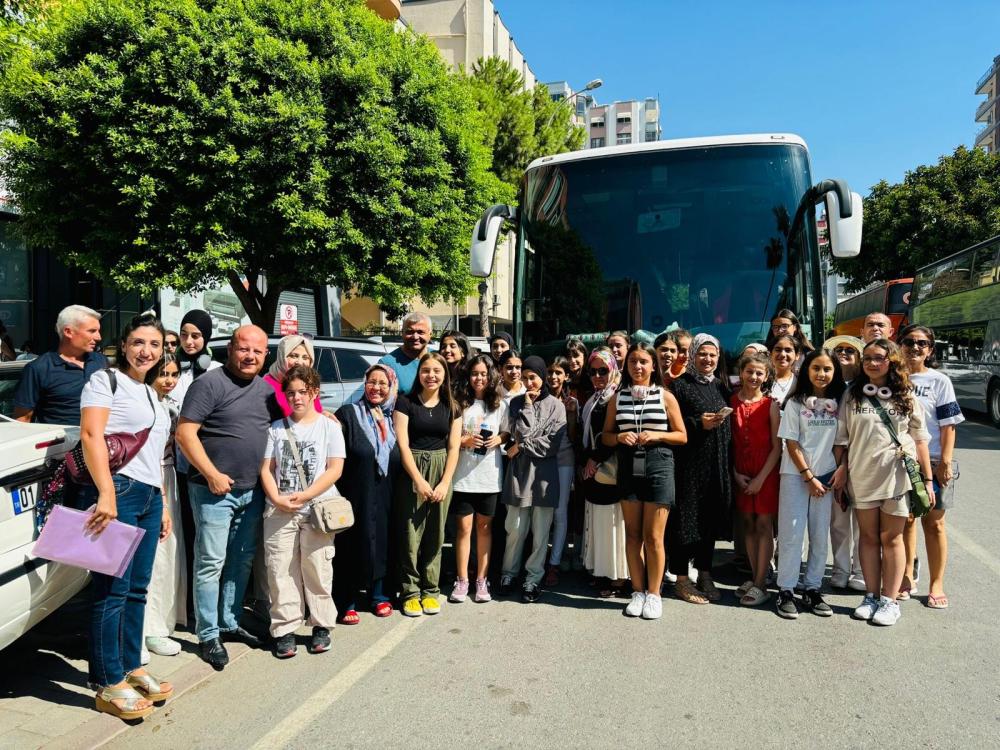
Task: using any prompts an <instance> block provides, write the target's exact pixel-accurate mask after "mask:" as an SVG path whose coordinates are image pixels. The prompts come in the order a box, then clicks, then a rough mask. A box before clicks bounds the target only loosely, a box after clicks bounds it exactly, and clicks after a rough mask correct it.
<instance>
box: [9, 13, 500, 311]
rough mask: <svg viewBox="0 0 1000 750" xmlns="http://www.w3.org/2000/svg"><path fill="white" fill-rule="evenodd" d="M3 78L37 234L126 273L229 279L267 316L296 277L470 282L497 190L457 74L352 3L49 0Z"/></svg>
mask: <svg viewBox="0 0 1000 750" xmlns="http://www.w3.org/2000/svg"><path fill="white" fill-rule="evenodd" d="M3 76H4V80H3V81H2V85H0V108H2V111H3V113H4V114H5V115H6V116H7V117H9V118H11V119H12V120H13V121H14V122H15V123H16V125H13V126H10V127H9V128H8V129H7V131H6V132H4V133H3V134H2V139H3V140H2V141H0V143H2V147H3V153H0V158H2V157H3V156H6V157H7V158H6V162H5V163H3V164H2V165H0V170H2V173H3V174H4V175H5V176H6V178H7V181H8V184H9V186H10V188H11V190H12V192H13V193H14V194H15V195H16V196H17V199H18V202H19V204H20V208H21V211H22V219H23V221H21V222H20V224H21V227H22V229H23V231H24V233H25V234H26V237H27V239H28V240H29V241H30V242H31V243H32V244H33V245H35V246H37V247H43V248H49V249H52V250H54V251H56V252H57V253H59V254H60V255H61V256H63V257H64V258H66V259H68V260H69V261H70V262H72V263H74V264H77V265H82V266H84V267H86V268H88V269H90V270H91V271H93V272H94V273H96V274H97V275H98V276H100V277H102V278H103V279H105V280H107V281H109V282H110V283H112V284H114V285H115V286H117V287H119V288H124V289H141V290H146V291H148V290H151V289H155V288H159V287H166V286H169V287H173V288H175V289H177V290H180V291H192V290H198V289H204V288H206V287H209V286H213V285H215V284H218V283H220V282H222V281H229V283H230V284H231V286H232V287H233V290H234V291H235V292H236V294H237V295H238V296H239V298H240V301H241V302H242V303H243V306H244V307H245V309H246V310H247V313H248V314H249V315H250V317H251V319H252V320H253V321H254V322H255V323H257V324H259V325H261V326H263V327H265V328H266V329H270V328H271V327H272V326H273V321H274V315H275V311H276V307H277V303H278V297H279V295H280V293H281V291H282V290H283V289H286V288H289V287H292V286H300V285H309V286H312V285H321V284H335V285H337V286H339V287H341V288H343V289H347V290H354V291H355V292H357V293H359V294H363V295H367V296H369V297H371V298H373V299H374V300H376V301H377V302H378V303H379V304H380V305H381V306H382V307H383V309H386V310H387V311H388V312H390V313H394V312H395V313H398V312H400V311H401V310H403V308H404V305H405V301H406V300H408V299H410V298H412V297H413V296H416V295H419V296H421V297H422V298H423V299H425V300H427V301H429V302H433V301H434V300H436V299H439V298H442V297H444V298H454V297H456V296H461V295H463V294H465V293H467V292H468V291H470V286H471V281H470V278H469V274H468V271H467V247H468V236H469V228H470V227H471V226H472V224H473V222H474V220H475V218H476V217H477V216H478V214H479V212H480V211H481V210H482V209H483V208H484V207H485V206H486V205H487V204H489V203H490V202H492V201H496V200H498V199H502V197H503V196H505V195H506V193H505V191H504V189H503V186H502V185H501V183H500V182H499V181H498V180H497V179H496V177H495V176H494V175H493V174H492V173H491V172H490V153H489V150H488V149H487V148H486V147H485V146H484V145H483V143H482V137H481V132H482V125H481V117H480V116H479V114H478V112H477V111H476V106H475V101H474V100H473V98H472V96H471V94H470V92H469V90H468V86H467V85H466V84H465V82H464V80H463V79H462V78H461V77H460V76H457V75H454V74H451V73H449V72H448V70H447V68H446V67H445V65H444V63H443V62H442V61H441V59H440V57H439V55H438V53H437V51H436V50H435V48H434V47H433V46H432V45H431V44H430V43H429V42H428V41H427V40H426V39H422V38H419V37H417V36H415V35H413V34H409V33H396V32H395V31H394V30H393V27H392V26H391V25H390V24H387V23H385V22H384V21H382V20H381V19H379V18H378V17H377V16H375V14H373V13H372V12H370V11H369V10H367V9H366V8H365V7H364V4H363V3H362V2H361V0H64V1H63V2H61V3H59V4H57V5H55V6H53V7H52V12H51V13H50V14H49V17H48V18H47V19H46V23H45V24H44V25H43V26H40V27H38V28H36V29H35V30H34V35H33V43H32V44H31V45H23V46H22V47H21V48H20V49H19V50H17V52H16V54H15V55H14V57H13V60H12V64H11V65H10V66H8V69H7V70H6V71H5V72H4V73H3ZM264 276H266V284H262V283H260V281H261V278H262V277H264ZM244 280H245V281H246V284H244Z"/></svg>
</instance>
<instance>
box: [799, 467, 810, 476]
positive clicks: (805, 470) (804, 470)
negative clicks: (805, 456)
mask: <svg viewBox="0 0 1000 750" xmlns="http://www.w3.org/2000/svg"><path fill="white" fill-rule="evenodd" d="M807 471H809V467H808V466H807V467H806V468H804V469H799V474H805V473H806V472H807Z"/></svg>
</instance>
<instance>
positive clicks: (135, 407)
mask: <svg viewBox="0 0 1000 750" xmlns="http://www.w3.org/2000/svg"><path fill="white" fill-rule="evenodd" d="M115 382H116V383H117V384H118V388H117V390H115V393H114V396H112V395H111V380H110V378H109V377H108V373H106V372H105V371H104V370H98V371H97V372H95V373H94V374H93V375H91V376H90V380H88V381H87V383H86V385H84V386H83V392H82V393H81V394H80V409H81V410H83V409H85V408H86V407H88V406H97V407H101V408H104V409H111V413H110V414H109V415H108V424H107V427H105V428H104V434H105V435H110V434H111V433H113V432H131V433H133V434H134V433H136V432H140V431H141V430H144V429H146V428H147V427H149V426H150V425H152V426H153V429H152V430H150V432H149V437H148V438H147V439H146V444H145V445H143V446H142V448H141V449H140V450H139V452H138V453H137V454H136V455H135V457H133V458H132V460H131V461H129V462H128V463H127V464H125V465H124V466H123V467H122V468H121V469H119V470H118V471H117V472H116V473H118V474H122V475H123V476H126V477H129V478H131V479H134V480H135V481H137V482H142V483H143V484H148V485H150V486H152V487H162V486H163V468H162V465H161V462H162V460H163V451H164V450H165V448H166V446H167V438H168V437H169V436H170V415H169V414H167V410H166V408H165V407H164V406H163V404H161V403H160V400H159V398H158V397H157V395H156V392H155V391H153V389H152V388H150V387H149V386H148V385H145V384H144V383H140V382H139V381H137V380H133V379H132V378H130V377H129V376H128V375H126V374H125V373H124V372H121V371H120V370H115ZM150 401H152V404H150Z"/></svg>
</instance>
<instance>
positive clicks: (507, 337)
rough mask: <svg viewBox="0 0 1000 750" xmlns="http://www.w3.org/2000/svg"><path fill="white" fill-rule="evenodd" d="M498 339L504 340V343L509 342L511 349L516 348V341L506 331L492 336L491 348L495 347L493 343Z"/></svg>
mask: <svg viewBox="0 0 1000 750" xmlns="http://www.w3.org/2000/svg"><path fill="white" fill-rule="evenodd" d="M497 339H502V340H503V341H506V342H507V346H509V347H510V348H511V349H513V348H514V339H513V337H512V336H511V335H510V334H509V333H507V332H506V331H497V332H496V333H494V334H493V335H492V336H490V346H491V347H492V346H493V342H494V341H496V340H497Z"/></svg>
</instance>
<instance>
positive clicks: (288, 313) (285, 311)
mask: <svg viewBox="0 0 1000 750" xmlns="http://www.w3.org/2000/svg"><path fill="white" fill-rule="evenodd" d="M278 320H279V321H280V323H279V327H278V332H279V333H281V335H282V336H288V335H289V334H292V333H298V332H299V308H298V305H278Z"/></svg>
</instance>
